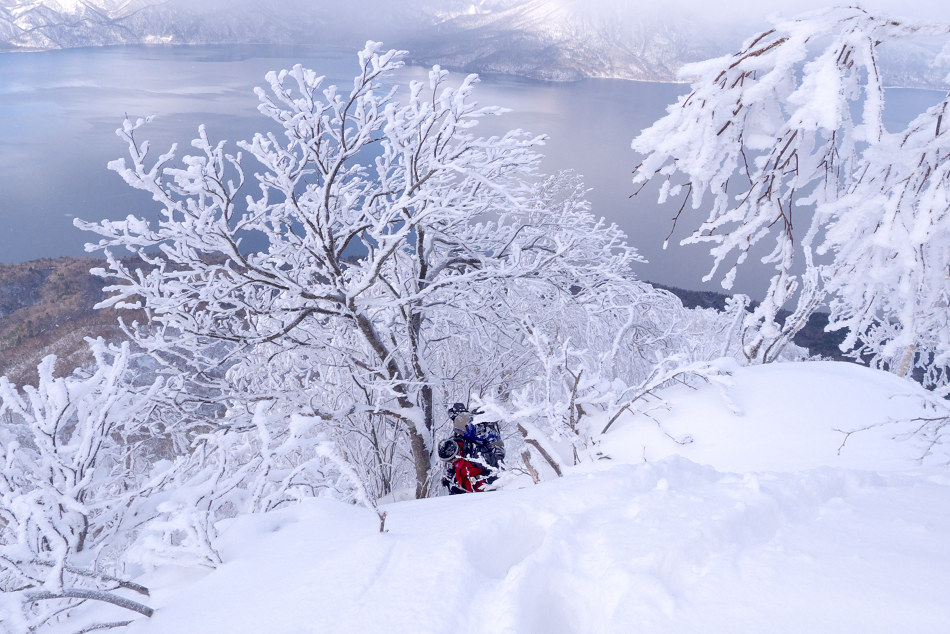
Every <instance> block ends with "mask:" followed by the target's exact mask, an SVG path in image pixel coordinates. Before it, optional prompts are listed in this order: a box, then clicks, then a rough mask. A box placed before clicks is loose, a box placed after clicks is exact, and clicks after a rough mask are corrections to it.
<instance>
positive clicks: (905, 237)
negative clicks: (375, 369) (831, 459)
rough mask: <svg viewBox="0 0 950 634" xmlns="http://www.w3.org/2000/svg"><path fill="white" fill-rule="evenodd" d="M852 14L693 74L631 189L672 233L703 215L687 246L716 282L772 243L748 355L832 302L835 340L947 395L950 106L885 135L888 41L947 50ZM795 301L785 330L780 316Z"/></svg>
mask: <svg viewBox="0 0 950 634" xmlns="http://www.w3.org/2000/svg"><path fill="white" fill-rule="evenodd" d="M948 33H950V25H947V24H920V23H909V22H905V21H902V20H895V19H891V18H887V17H882V16H876V15H871V14H869V13H867V12H866V11H864V10H862V9H860V8H856V7H847V8H835V9H826V10H821V11H818V12H814V13H811V14H806V15H804V16H802V17H799V18H797V19H793V20H777V21H775V23H774V28H772V29H771V30H769V31H766V32H764V33H761V34H759V35H757V36H756V37H754V38H751V39H750V40H748V41H747V42H746V43H745V44H744V45H743V47H742V50H741V51H739V52H738V53H736V54H734V55H729V56H725V57H722V58H718V59H713V60H709V61H707V62H702V63H699V64H693V65H689V66H687V67H684V68H683V70H682V71H681V72H682V74H683V75H684V76H698V77H699V79H698V80H697V81H696V83H694V84H693V87H692V91H691V92H690V93H689V94H688V95H686V96H684V97H683V98H682V99H680V100H679V102H678V103H677V104H674V105H672V106H670V108H669V110H668V114H667V115H666V116H665V117H664V118H662V119H660V120H659V121H657V122H656V123H655V124H654V125H653V126H651V127H650V128H648V129H646V130H644V131H643V132H642V133H641V134H640V135H639V136H638V137H637V138H636V139H635V140H634V142H633V148H634V149H635V150H637V151H638V152H640V153H642V154H644V155H645V158H644V159H643V162H642V163H641V164H640V165H639V166H638V167H637V170H636V174H635V177H634V182H635V183H646V182H647V181H650V180H653V179H665V181H664V182H663V183H662V186H661V188H660V193H659V196H660V200H661V201H662V200H666V199H667V198H670V197H676V196H680V197H682V198H683V202H682V207H681V208H680V212H679V213H678V214H677V218H676V220H677V221H679V220H681V219H682V220H685V218H684V215H685V214H686V213H689V212H688V211H687V207H691V209H692V210H697V211H700V210H706V211H708V215H707V217H706V219H705V221H703V222H702V223H701V224H700V225H699V227H698V228H696V229H695V230H694V231H692V233H691V235H690V236H689V237H687V238H686V239H684V240H683V242H684V243H710V244H711V245H712V248H711V253H712V255H713V257H714V265H713V269H712V271H711V272H710V273H709V275H708V276H707V279H711V278H712V277H713V276H714V275H715V274H716V272H717V270H719V269H720V268H721V267H723V266H725V268H726V269H727V270H726V273H725V275H724V276H723V279H722V283H723V286H724V287H726V288H730V287H731V285H732V282H733V280H734V277H735V274H736V270H737V267H739V266H743V265H744V262H745V260H746V259H747V257H748V256H749V254H750V252H752V250H753V249H755V248H757V247H759V248H761V247H760V245H761V244H763V243H768V242H769V241H771V247H769V248H767V249H766V250H765V251H764V252H765V253H767V255H765V256H764V257H763V261H764V262H766V263H769V264H773V265H774V266H775V270H776V274H775V275H774V277H772V279H771V283H770V285H769V288H768V290H767V292H766V294H765V298H764V300H763V301H762V302H761V304H759V305H758V307H757V308H756V309H755V310H754V311H753V313H752V315H751V316H750V318H749V319H748V320H747V323H746V325H745V328H744V333H745V335H744V352H745V355H746V356H747V357H748V358H749V359H750V360H753V361H756V362H767V361H769V360H772V359H774V358H775V357H776V356H777V355H778V354H779V353H780V351H781V350H782V348H783V347H784V346H785V345H786V344H787V342H788V341H789V340H790V339H791V337H792V336H793V335H794V334H795V333H796V332H797V331H798V330H799V329H800V328H801V327H802V326H803V325H804V323H805V321H806V319H807V318H808V316H809V315H810V314H811V313H812V312H813V311H814V310H815V309H816V308H817V307H818V306H819V305H821V304H822V303H823V302H824V301H825V298H826V294H827V293H830V294H831V295H832V297H833V299H832V301H831V309H832V315H831V323H830V326H829V327H830V328H832V329H835V328H844V329H847V330H848V331H849V336H848V338H847V342H846V345H847V346H848V347H849V348H851V349H852V350H853V351H854V353H855V354H857V355H859V356H870V357H872V358H873V359H874V360H875V361H877V362H880V363H883V364H885V365H886V366H887V367H889V368H890V369H892V370H893V371H896V372H899V373H904V372H907V371H908V370H909V368H910V367H912V366H913V365H915V364H916V365H917V366H918V367H921V368H926V369H927V377H926V380H925V382H926V383H927V384H928V385H931V386H935V385H946V383H947V382H946V376H945V374H944V372H943V370H942V368H944V367H946V364H947V359H948V358H947V354H948V353H950V348H948V346H947V343H948V337H950V330H948V328H947V326H948V323H947V314H948V304H947V299H948V297H947V292H948V283H947V271H948V267H950V250H948V249H950V247H948V234H947V231H948V213H947V211H948V198H950V181H948V179H947V151H948V138H950V136H948V135H947V127H948V126H947V124H946V122H945V121H944V120H943V114H944V112H945V110H946V100H944V102H943V103H941V104H939V105H938V106H935V107H934V108H931V109H929V110H928V111H927V112H926V113H924V114H922V115H921V116H920V117H919V118H917V119H916V120H915V121H914V122H912V123H911V124H910V126H909V127H908V128H907V129H906V130H904V131H901V132H897V133H891V132H889V131H887V130H886V129H885V128H884V125H883V122H882V115H883V108H884V90H883V84H882V79H881V75H880V73H879V70H878V59H877V57H878V50H879V45H880V44H881V43H882V42H889V41H894V40H899V39H904V38H910V37H920V36H946V35H947V34H948ZM790 302H795V307H794V309H793V310H792V311H791V314H790V315H789V316H787V317H786V318H785V319H784V320H783V321H782V322H781V323H779V310H780V309H781V308H782V307H783V306H785V305H786V304H788V303H790Z"/></svg>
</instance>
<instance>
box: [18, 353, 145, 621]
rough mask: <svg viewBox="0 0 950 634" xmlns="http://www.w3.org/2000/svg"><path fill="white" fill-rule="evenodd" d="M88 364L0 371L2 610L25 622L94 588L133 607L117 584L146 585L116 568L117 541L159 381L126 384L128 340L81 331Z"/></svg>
mask: <svg viewBox="0 0 950 634" xmlns="http://www.w3.org/2000/svg"><path fill="white" fill-rule="evenodd" d="M90 348H91V350H92V353H93V357H94V367H93V369H92V370H90V371H84V370H79V371H77V372H76V373H74V374H73V375H70V376H66V377H56V376H55V375H54V369H55V363H56V357H55V356H48V357H46V358H45V359H44V360H43V361H42V363H40V365H39V367H38V371H39V372H38V374H39V377H38V382H37V384H36V386H35V387H34V386H25V387H24V388H22V389H17V388H15V387H14V386H13V385H12V384H11V383H10V382H9V381H8V380H7V378H6V377H0V413H2V412H7V413H9V414H10V415H11V417H10V422H9V423H8V424H7V425H6V429H0V440H2V441H3V442H2V446H0V460H2V463H0V464H2V468H0V591H2V594H3V601H2V602H0V617H2V618H0V622H4V623H6V624H8V625H10V627H12V628H13V631H28V630H29V631H32V628H35V627H37V626H38V625H39V624H41V623H43V622H44V621H46V620H47V619H48V618H49V617H50V616H52V615H55V614H57V613H60V612H62V611H63V610H64V609H66V608H67V607H71V606H73V605H74V604H75V602H76V601H83V600H89V599H92V600H99V601H106V602H109V603H113V604H116V605H119V606H121V607H125V608H128V609H131V610H135V611H137V612H140V613H143V614H151V610H150V609H149V608H147V607H146V606H144V605H142V604H141V603H139V602H138V601H136V600H132V599H130V598H129V597H128V596H125V595H123V593H122V591H121V590H120V591H119V592H118V593H117V592H116V590H119V589H121V588H124V589H126V590H129V589H131V590H133V591H135V592H139V593H143V592H144V593H145V594H147V591H146V590H145V589H144V588H142V587H141V586H137V585H136V584H134V583H130V582H128V581H123V580H121V579H119V578H118V577H117V576H116V573H117V572H118V571H117V570H116V562H117V559H118V556H119V555H120V554H121V548H122V545H123V544H127V543H128V541H129V540H130V537H129V531H130V529H131V525H132V524H134V522H132V521H130V520H129V518H130V517H131V516H133V515H134V514H135V513H134V511H135V510H138V509H139V508H140V504H141V501H142V499H141V497H140V493H141V489H140V485H141V484H142V483H143V482H144V481H145V480H146V479H147V475H148V472H149V471H150V469H151V464H150V461H149V460H148V458H149V454H151V453H153V452H151V451H150V450H148V449H147V447H146V446H147V445H148V444H149V443H151V442H153V441H154V440H155V439H153V438H152V437H151V434H150V431H151V430H150V429H149V428H148V427H146V420H147V419H148V414H149V412H150V411H151V409H152V407H153V404H152V400H151V397H152V396H153V395H154V393H155V392H156V391H157V390H158V389H159V387H160V384H159V383H154V384H152V385H151V386H146V387H145V389H142V390H139V389H131V387H130V377H129V375H128V365H129V359H130V352H129V345H128V344H123V345H122V346H120V347H118V348H115V349H111V348H110V347H109V346H107V345H106V344H105V343H104V342H103V341H102V340H96V341H91V342H90Z"/></svg>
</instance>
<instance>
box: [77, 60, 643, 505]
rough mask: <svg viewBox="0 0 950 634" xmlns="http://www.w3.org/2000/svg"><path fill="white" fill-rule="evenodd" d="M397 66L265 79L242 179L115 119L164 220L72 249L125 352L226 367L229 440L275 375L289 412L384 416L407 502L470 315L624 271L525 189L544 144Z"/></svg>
mask: <svg viewBox="0 0 950 634" xmlns="http://www.w3.org/2000/svg"><path fill="white" fill-rule="evenodd" d="M402 58H403V53H402V52H399V51H392V50H391V51H386V52H383V51H382V49H381V48H380V45H379V44H377V43H373V42H369V43H367V46H366V48H365V49H364V50H363V51H362V52H360V54H359V73H358V74H357V76H356V77H355V79H354V82H353V87H352V90H349V91H341V90H339V89H338V88H337V87H336V86H326V87H325V86H324V82H323V78H322V77H320V76H318V75H317V74H316V73H314V72H313V71H310V70H307V69H304V68H302V67H300V66H296V67H294V68H293V69H292V70H289V71H282V72H280V73H270V74H268V76H267V79H268V82H269V84H270V92H269V93H268V92H266V91H264V90H261V89H258V91H257V92H258V96H259V98H260V106H259V109H260V111H261V112H262V113H263V114H265V115H266V116H267V117H268V118H269V119H270V120H271V121H272V122H273V123H274V124H276V125H277V128H278V129H279V130H280V132H281V134H280V135H278V134H276V133H273V132H271V133H266V134H257V135H255V136H254V138H253V139H252V140H251V141H249V142H242V143H239V144H238V145H239V146H240V148H241V149H242V150H243V152H246V153H247V154H249V155H250V156H251V157H253V158H254V159H255V160H256V161H257V164H258V168H257V169H258V170H259V171H258V172H257V173H255V174H254V175H253V177H249V176H248V174H247V172H246V168H245V163H244V158H243V156H242V153H236V154H231V153H228V152H227V151H226V149H225V144H224V143H223V142H220V143H214V142H212V141H211V140H210V137H209V136H208V134H207V132H206V131H205V129H204V127H201V128H200V129H199V136H198V138H197V139H196V140H195V141H193V142H192V145H193V147H194V148H195V149H196V150H197V153H196V154H194V155H190V156H183V157H181V158H180V160H178V162H177V163H176V157H177V149H176V148H175V147H173V148H172V149H171V150H170V151H169V152H167V153H165V154H163V155H161V156H159V157H157V158H155V159H152V158H150V156H149V145H148V143H141V142H140V141H139V140H138V138H137V137H136V134H137V132H138V131H139V130H140V128H141V126H142V125H144V123H145V122H144V121H141V120H140V121H136V122H131V121H129V122H127V123H126V125H125V126H124V128H123V129H122V130H120V131H119V134H120V136H121V137H122V138H123V139H125V141H126V142H127V143H128V148H129V152H130V156H131V164H128V163H126V161H125V160H119V161H115V162H113V163H112V164H111V165H110V167H111V168H112V169H113V170H115V171H116V172H118V173H119V174H120V175H121V176H122V177H123V178H124V179H125V180H126V182H127V183H129V185H131V186H132V187H135V188H138V189H142V190H145V191H147V192H149V193H151V195H152V196H153V198H154V200H155V201H156V202H158V203H159V205H160V206H161V208H162V209H161V219H160V220H159V221H158V222H147V221H146V220H144V219H141V218H136V217H132V216H130V217H129V218H127V219H126V220H124V221H120V222H115V221H102V222H99V223H89V222H77V223H76V224H77V226H79V227H81V228H83V229H87V230H90V231H93V232H96V233H98V234H99V235H100V236H102V239H101V240H100V242H98V243H97V244H93V245H89V249H90V250H104V251H105V252H106V254H107V257H108V270H100V271H99V273H100V274H101V275H104V276H107V277H111V278H113V279H115V280H116V282H117V283H116V284H115V285H114V286H112V287H111V291H112V292H113V295H112V297H111V299H109V300H108V301H107V303H108V304H113V305H116V306H120V307H121V306H142V307H143V308H144V309H145V310H146V312H147V314H148V316H149V324H148V325H147V327H140V328H138V329H137V335H138V337H139V338H140V340H141V341H142V343H143V345H145V346H146V347H147V348H148V349H150V350H151V351H152V352H153V353H155V354H156V355H158V356H159V357H163V358H166V359H167V358H170V357H171V356H176V355H177V356H178V357H179V358H182V359H184V358H189V357H190V358H191V359H201V358H208V359H212V358H216V362H217V363H218V364H219V365H220V367H226V368H228V370H227V372H228V377H227V381H226V382H225V383H226V384H227V385H229V386H233V385H240V386H241V393H242V398H243V399H244V401H245V402H247V403H249V404H248V405H245V406H244V409H245V411H244V414H243V416H244V418H243V420H244V421H245V422H244V423H242V424H249V423H250V421H251V418H252V410H253V407H251V405H250V403H252V402H254V401H257V400H263V399H272V398H273V397H274V396H275V394H274V392H273V389H274V387H275V385H274V384H273V383H274V382H273V380H272V377H271V378H269V377H268V376H267V375H268V374H271V373H280V374H281V375H282V376H280V377H279V380H278V382H279V383H281V384H282V385H284V386H286V385H290V384H291V383H293V384H295V385H296V386H297V388H298V389H297V390H296V393H297V396H295V397H294V398H295V399H296V409H295V410H294V411H293V412H292V413H293V414H295V415H301V416H307V417H311V418H310V419H314V418H315V419H321V420H324V421H327V424H328V425H331V424H333V425H335V424H338V423H340V421H344V422H345V421H346V420H348V419H349V420H352V419H353V418H354V417H358V418H361V419H362V421H361V422H360V425H361V426H362V427H361V428H362V429H363V430H364V431H366V430H368V429H369V428H368V427H367V426H366V425H367V423H368V420H369V419H370V418H373V417H375V420H376V421H377V423H378V421H379V417H384V418H385V420H386V421H387V423H386V424H388V425H392V426H393V430H394V436H393V437H396V438H399V439H400V440H401V441H405V445H406V452H405V453H407V454H409V456H410V457H411V464H412V469H413V479H414V486H415V491H416V495H419V496H421V495H425V494H426V489H427V481H428V477H429V471H430V466H431V450H432V446H433V435H434V433H435V429H436V426H437V421H438V417H439V414H438V413H437V406H438V405H440V404H439V403H437V402H436V398H435V390H436V389H437V388H438V386H440V385H441V384H442V381H443V379H444V373H443V368H441V367H439V366H437V365H436V364H437V363H438V360H439V358H440V354H439V346H440V345H441V346H442V353H443V355H444V354H445V347H446V346H450V344H451V341H452V338H453V337H456V336H458V335H460V334H461V333H464V332H468V331H469V329H470V326H471V320H472V319H478V320H484V321H486V322H488V321H491V320H492V319H493V318H494V312H493V311H494V308H493V305H492V304H491V303H488V304H483V303H481V302H482V301H483V300H485V299H487V298H491V297H494V298H498V297H499V296H500V295H499V293H500V292H501V289H503V288H508V289H509V290H508V292H517V290H516V289H517V287H522V288H528V287H546V288H551V289H558V291H559V292H562V293H571V292H572V289H575V288H596V287H598V286H599V285H601V284H603V283H604V281H605V280H611V279H619V278H622V277H623V276H625V275H626V274H627V269H628V266H629V264H630V263H631V262H632V261H634V260H635V258H636V254H635V252H634V250H633V249H632V248H631V247H629V246H627V245H626V243H625V240H624V236H623V234H622V232H620V230H619V229H617V228H616V227H615V226H612V225H606V224H604V223H602V222H599V221H598V220H597V219H596V218H595V217H594V216H593V215H592V214H591V213H590V211H589V209H588V208H587V206H586V205H583V204H581V201H580V200H579V199H578V198H577V197H576V196H558V195H552V194H551V193H550V192H551V190H552V188H554V186H555V184H556V183H557V180H554V181H546V180H544V179H543V178H541V177H540V175H539V174H537V173H536V166H537V163H538V160H539V155H538V154H537V153H536V151H535V147H536V146H537V145H538V144H539V143H541V141H542V139H541V138H534V137H530V136H528V135H527V134H525V133H524V132H521V131H512V132H508V133H506V134H504V135H501V136H496V137H491V138H482V137H477V136H475V135H474V134H473V133H472V128H473V126H475V125H476V124H477V123H478V120H479V119H480V118H482V117H485V116H489V115H495V114H498V113H499V112H500V111H499V109H497V108H484V107H479V106H477V105H476V104H475V103H474V102H473V101H472V99H471V94H472V90H473V87H474V85H475V83H476V79H475V77H474V76H470V77H468V78H466V79H464V80H463V81H462V82H461V84H460V85H457V86H453V85H452V84H451V82H450V81H449V77H448V74H447V73H446V72H445V71H443V70H441V69H439V68H438V67H435V68H433V70H432V71H431V73H430V74H429V81H428V83H422V82H416V81H413V82H410V84H409V86H408V91H407V94H406V95H404V96H402V97H397V90H396V89H395V88H394V89H386V88H384V87H383V80H384V78H385V77H386V76H387V75H388V74H391V73H392V72H393V71H395V70H397V69H398V68H399V67H400V66H401V65H402V63H403V62H402ZM251 182H254V183H255V187H254V188H253V189H252V188H251V187H250V183H251ZM116 249H119V250H123V249H125V250H129V251H132V252H133V253H134V254H136V255H137V256H138V262H139V264H131V263H129V261H127V260H123V259H120V258H119V257H117V255H118V254H119V253H118V252H117V251H116ZM142 264H144V266H142ZM473 315H474V316H475V317H473ZM212 351H214V353H216V354H217V356H216V357H215V354H212ZM222 353H223V354H224V355H225V356H224V357H222V356H221V355H222ZM443 358H444V356H443ZM198 369H199V370H201V371H202V372H203V373H204V374H203V375H202V376H203V377H205V378H206V377H207V376H208V374H207V371H208V366H207V365H205V367H201V368H198ZM217 385H219V386H220V385H224V383H220V382H219V383H218V384H217ZM221 393H222V394H223V393H225V391H222V392H221ZM232 393H233V392H232ZM281 393H282V394H285V395H286V391H285V390H283V389H281ZM230 407H231V413H232V414H235V413H236V412H238V411H239V409H240V408H238V407H235V406H234V403H231V405H230ZM291 409H292V410H293V409H294V408H291ZM287 413H288V414H290V413H291V412H290V411H288V412H287ZM228 424H231V425H233V424H235V423H234V421H231V422H230V423H228Z"/></svg>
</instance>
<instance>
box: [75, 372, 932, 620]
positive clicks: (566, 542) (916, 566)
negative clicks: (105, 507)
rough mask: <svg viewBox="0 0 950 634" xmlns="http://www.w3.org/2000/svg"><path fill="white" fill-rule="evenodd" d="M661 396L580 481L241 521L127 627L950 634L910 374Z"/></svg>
mask: <svg viewBox="0 0 950 634" xmlns="http://www.w3.org/2000/svg"><path fill="white" fill-rule="evenodd" d="M664 395H665V396H666V398H667V399H668V400H669V402H670V403H671V406H670V407H669V408H657V409H655V410H654V411H652V412H650V413H649V415H648V416H647V415H641V416H638V417H636V418H634V417H629V418H627V419H625V420H621V421H618V423H617V424H616V425H614V426H613V427H612V428H611V430H610V431H609V432H608V433H607V434H606V436H605V437H604V438H603V441H602V442H601V443H600V445H599V446H598V447H597V448H596V449H595V450H594V453H595V454H596V453H600V454H602V457H601V458H600V459H592V460H591V461H589V462H587V463H586V464H582V465H580V466H578V467H574V468H572V469H570V470H569V471H568V473H567V474H566V475H565V477H563V478H560V479H557V480H553V481H548V482H545V483H543V484H541V485H538V486H523V483H521V482H519V481H517V480H516V481H514V482H512V483H510V484H509V488H507V489H506V490H502V491H497V492H492V493H484V494H477V495H467V496H455V497H451V498H449V497H442V498H436V499H428V500H414V501H408V502H397V503H393V504H389V505H387V507H386V511H387V513H388V518H387V522H386V528H387V532H385V533H379V531H378V528H379V521H378V519H377V517H376V515H375V514H374V513H373V512H372V511H369V510H366V509H363V508H358V507H353V506H345V505H342V504H339V503H336V502H333V501H329V500H312V501H310V502H308V503H305V504H301V505H299V506H297V507H294V508H288V509H283V510H280V511H277V512H273V513H269V514H264V515H258V516H250V517H241V518H238V519H236V520H233V521H230V522H229V523H228V524H227V525H226V526H223V527H222V544H221V554H222V556H223V559H224V564H223V565H221V566H220V567H219V568H218V569H217V570H214V571H201V570H185V569H172V568H164V569H159V570H156V571H154V572H153V573H151V574H150V575H146V576H145V577H144V578H143V579H142V581H144V582H145V583H146V584H147V585H149V586H150V587H151V588H152V589H153V595H152V598H151V599H150V600H149V603H150V604H151V605H152V606H153V607H156V608H157V610H156V613H155V615H154V616H153V617H152V618H151V619H144V618H142V619H138V620H137V621H136V622H135V623H134V624H133V625H132V626H130V627H128V628H127V631H128V632H130V633H135V634H155V633H175V634H185V633H187V632H194V633H202V634H207V633H209V632H227V633H228V634H237V633H255V634H256V633H262V632H266V633H290V632H360V633H362V632H387V633H395V632H413V633H418V632H453V633H454V632H479V633H480V634H487V633H492V632H544V633H556V632H585V633H586V632H650V633H660V632H729V633H735V632H756V633H759V632H836V633H841V632H860V633H862V634H865V633H872V632H881V633H884V632H887V633H891V632H948V631H950V597H948V594H950V468H948V467H947V466H946V465H947V462H948V460H950V455H948V453H947V450H946V449H944V448H943V447H938V448H937V449H938V450H939V452H935V453H934V454H932V455H931V456H929V457H928V458H927V459H926V460H923V461H921V460H919V458H920V457H921V455H922V452H923V451H924V447H923V445H921V443H920V441H919V440H918V439H916V438H910V439H907V438H904V434H905V433H906V432H907V431H908V430H909V429H912V428H913V427H914V425H913V424H912V423H906V422H905V423H900V422H889V421H891V419H893V418H897V417H904V418H912V417H914V416H915V415H918V414H919V413H920V404H919V397H920V395H921V392H920V391H919V390H918V389H917V388H916V387H915V386H914V385H913V384H910V383H908V382H906V381H903V380H901V379H898V378H896V377H894V376H892V375H888V374H884V373H881V372H877V371H874V370H869V369H867V368H863V367H859V366H854V365H850V364H843V363H831V362H820V363H796V364H772V365H768V366H757V367H750V368H741V369H739V370H738V371H737V372H736V374H735V376H734V385H732V386H731V387H730V388H729V389H728V390H727V391H726V396H727V397H728V398H727V399H725V398H724V397H723V394H722V393H721V392H720V390H718V389H717V388H716V387H714V386H707V387H703V388H701V389H698V390H696V389H692V388H687V387H685V386H679V387H676V388H673V389H671V390H668V391H667V392H666V393H665V394H664ZM875 424H881V426H879V427H875V428H872V429H870V430H867V431H863V432H859V433H855V434H852V435H851V436H850V437H848V438H847V442H846V443H845V444H844V446H843V447H842V446H841V445H842V441H843V440H844V439H845V434H844V433H843V432H847V431H851V430H855V429H861V428H865V427H868V426H870V425H875ZM836 429H837V430H841V431H836ZM689 439H692V442H688V441H689ZM676 441H679V442H676ZM680 443H685V444H680ZM839 449H840V453H839ZM522 486H523V488H517V487H522ZM112 609H113V608H111V607H108V606H106V607H98V606H97V607H95V608H93V610H95V612H96V614H97V615H98V617H99V618H100V619H113V620H118V619H122V618H128V615H127V614H120V613H119V612H118V611H115V612H109V610H112ZM91 612H92V610H90V613H87V614H85V615H78V616H76V617H74V618H73V619H70V620H69V621H68V622H66V623H63V626H66V627H67V629H75V628H76V626H77V625H79V624H80V623H81V622H82V620H84V617H88V616H91Z"/></svg>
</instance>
